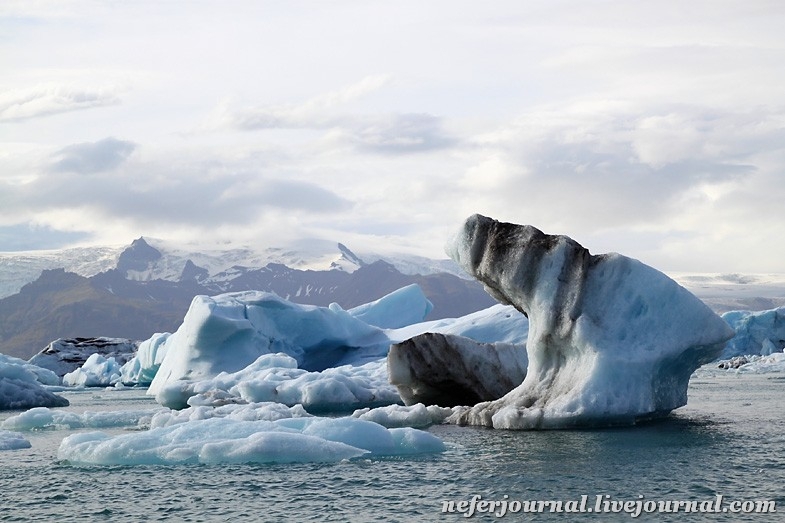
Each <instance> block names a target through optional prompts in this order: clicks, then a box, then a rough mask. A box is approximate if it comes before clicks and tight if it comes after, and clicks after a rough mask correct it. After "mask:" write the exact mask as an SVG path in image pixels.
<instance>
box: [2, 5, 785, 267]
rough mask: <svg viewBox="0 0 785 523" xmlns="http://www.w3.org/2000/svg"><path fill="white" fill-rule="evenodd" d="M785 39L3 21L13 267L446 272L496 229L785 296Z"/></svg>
mask: <svg viewBox="0 0 785 523" xmlns="http://www.w3.org/2000/svg"><path fill="white" fill-rule="evenodd" d="M783 27H785V3H783V2H780V1H778V0H772V1H759V0H740V1H723V0H710V1H701V0H691V1H689V2H684V1H683V0H676V1H674V0H661V1H657V2H652V1H629V0H619V1H613V0H608V1H598V0H547V1H540V0H529V1H526V2H521V1H519V0H500V1H496V2H491V3H488V2H476V1H464V0H450V1H441V0H436V1H428V2H423V1H410V0H395V1H392V0H389V1H377V0H356V1H355V0H336V1H324V0H314V1H301V0H291V1H286V2H281V1H265V0H260V1H243V0H229V1H221V2H218V1H199V0H193V1H175V0H154V1H148V0H138V1H134V2H124V1H120V0H105V1H100V0H54V1H45V0H42V1H35V0H21V1H17V0H4V1H3V2H2V3H0V251H17V250H32V249H54V248H63V247H68V246H77V245H79V246H84V245H121V244H128V243H130V242H131V241H132V240H133V239H134V238H138V237H139V236H149V237H154V238H163V239H170V240H177V241H183V242H199V243H203V244H210V243H215V244H221V245H223V244H226V245H229V244H235V243H236V244H251V245H256V246H275V245H277V244H281V243H283V242H286V241H287V240H289V239H294V238H321V239H328V240H334V241H338V242H342V243H344V244H346V245H348V246H349V247H350V248H351V249H353V250H355V251H361V252H362V251H397V252H408V253H413V254H420V255H424V256H429V257H434V258H444V257H445V254H444V248H443V246H444V243H445V241H447V239H448V238H449V237H450V236H451V235H452V234H453V233H454V232H455V231H456V230H457V229H458V228H459V227H460V225H461V223H462V222H463V220H464V219H465V218H466V217H468V216H470V215H471V214H473V213H480V214H484V215H486V216H491V217H493V218H496V219H499V220H503V221H508V222H514V223H521V224H530V225H534V226H536V227H538V228H540V229H541V230H543V231H544V232H546V233H549V234H565V235H567V236H570V237H572V238H573V239H575V240H577V241H578V242H580V243H581V244H583V245H584V246H586V247H587V248H589V249H590V250H591V251H592V252H593V253H602V252H610V251H614V252H620V253H622V254H626V255H628V256H632V257H634V258H637V259H640V260H641V261H643V262H645V263H648V264H650V265H653V266H654V267H656V268H659V269H661V270H665V271H683V272H744V273H766V272H785V241H783V239H785V219H783V217H782V215H783V202H785V89H783V86H784V85H785V67H784V66H783V64H785V32H784V31H783Z"/></svg>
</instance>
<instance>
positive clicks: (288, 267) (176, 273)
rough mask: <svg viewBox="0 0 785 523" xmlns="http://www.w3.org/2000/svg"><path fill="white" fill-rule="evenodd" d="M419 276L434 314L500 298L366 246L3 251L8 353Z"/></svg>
mask: <svg viewBox="0 0 785 523" xmlns="http://www.w3.org/2000/svg"><path fill="white" fill-rule="evenodd" d="M462 276H463V277H462ZM672 277H674V279H676V281H677V282H678V283H680V284H682V285H683V286H684V287H686V288H688V289H689V290H690V291H692V292H693V293H694V294H696V295H697V296H698V297H699V298H701V299H703V300H704V301H705V302H706V303H707V304H709V306H710V307H711V308H712V309H714V310H715V311H716V312H725V311H727V310H731V309H737V310H738V309H741V310H764V309H771V308H774V307H777V306H781V305H785V275H782V274H780V275H776V274H775V275H738V274H710V275H695V274H676V275H672ZM412 283H417V284H418V285H420V287H422V289H423V291H424V292H425V294H426V296H428V298H429V299H430V300H431V301H432V302H433V304H434V308H433V311H432V312H431V314H430V315H429V317H428V319H439V318H445V317H457V316H463V315H465V314H468V313H470V312H474V311H476V310H479V309H482V308H485V307H488V306H490V305H493V304H495V301H494V300H493V299H492V298H491V297H490V296H489V295H488V294H487V293H486V292H485V291H484V290H483V289H482V287H481V285H480V284H478V283H476V282H474V281H470V280H467V279H465V275H463V271H461V269H459V268H458V267H457V265H456V264H455V263H453V262H452V261H450V260H432V259H428V258H423V257H417V256H411V255H380V254H374V253H356V252H354V251H352V250H351V249H349V247H347V246H346V245H344V244H341V243H337V242H329V241H323V240H299V241H294V242H290V243H289V244H288V245H284V246H279V247H269V248H264V249H257V248H251V247H231V246H214V245H212V246H198V245H178V244H175V243H172V242H168V241H163V240H157V239H151V238H138V239H136V240H134V241H133V242H132V243H131V244H130V245H127V246H125V247H124V248H120V247H99V248H77V249H67V250H62V251H44V252H27V253H0V298H1V299H0V353H5V354H10V355H14V356H18V357H22V358H28V357H30V356H31V355H33V354H35V353H36V352H38V351H39V350H41V349H43V348H44V347H45V346H46V345H47V344H48V343H49V342H50V341H52V340H54V339H57V338H76V337H99V336H109V337H121V338H129V339H136V340H139V339H146V338H148V337H150V335H152V334H153V333H155V332H173V331H174V330H175V329H176V328H177V327H178V326H179V324H180V323H181V321H182V319H183V316H184V315H185V312H186V311H187V310H188V306H189V305H190V302H191V300H192V298H193V297H194V296H195V295H198V294H207V295H214V294H219V293H222V292H229V291H243V290H264V291H272V292H275V293H277V294H278V295H280V296H282V297H284V298H286V299H288V300H291V301H293V302H296V303H303V304H311V305H321V306H324V305H329V304H330V303H332V302H336V303H338V304H339V305H341V306H342V307H344V308H351V307H355V306H357V305H361V304H363V303H368V302H370V301H373V300H376V299H378V298H380V297H382V296H383V295H385V294H387V293H389V292H392V291H394V290H396V289H398V288H400V287H403V286H405V285H409V284H412Z"/></svg>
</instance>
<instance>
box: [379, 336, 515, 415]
mask: <svg viewBox="0 0 785 523" xmlns="http://www.w3.org/2000/svg"><path fill="white" fill-rule="evenodd" d="M527 363H528V362H527V360H526V346H525V345H511V344H507V343H479V342H476V341H474V340H472V339H470V338H466V337H463V336H457V335H455V334H439V333H432V332H427V333H424V334H420V335H418V336H415V337H413V338H409V339H408V340H406V341H403V342H401V343H395V344H393V345H391V346H390V352H389V353H388V354H387V373H388V376H389V380H390V383H392V384H393V385H395V387H396V388H397V389H398V393H399V394H400V395H401V399H402V400H403V402H404V403H405V404H406V405H413V404H415V403H425V404H428V405H439V406H442V407H454V406H457V405H474V404H475V403H479V402H481V401H489V400H495V399H498V398H500V397H502V396H504V395H505V394H507V393H508V392H510V391H511V390H512V389H514V388H515V387H517V386H518V385H519V384H520V383H521V382H522V381H523V379H524V377H525V376H526V366H527Z"/></svg>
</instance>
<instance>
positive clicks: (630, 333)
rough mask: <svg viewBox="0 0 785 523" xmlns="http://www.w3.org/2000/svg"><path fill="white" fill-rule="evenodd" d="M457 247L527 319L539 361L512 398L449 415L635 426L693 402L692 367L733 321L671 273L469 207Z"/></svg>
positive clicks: (462, 259)
mask: <svg viewBox="0 0 785 523" xmlns="http://www.w3.org/2000/svg"><path fill="white" fill-rule="evenodd" d="M446 250H447V253H448V254H449V255H450V257H451V258H452V259H453V260H455V261H456V262H457V263H458V264H459V265H460V266H461V267H463V268H464V270H466V271H467V273H469V274H470V275H471V276H473V277H475V278H476V279H477V280H479V281H480V282H481V283H482V284H483V285H484V286H485V288H486V290H487V291H488V292H489V293H490V294H491V295H492V296H493V297H494V298H496V299H497V300H499V301H500V302H501V303H504V304H509V305H513V306H515V307H516V308H517V309H518V310H520V311H521V312H522V313H523V314H525V315H527V316H528V318H529V331H528V339H527V343H526V350H527V353H528V360H529V366H528V369H527V373H526V377H525V378H524V380H523V381H522V383H521V384H520V385H519V386H518V387H516V388H515V389H513V390H512V391H510V392H509V393H508V394H506V395H505V396H504V397H502V398H500V399H497V400H494V401H490V402H482V403H479V404H477V405H474V406H465V407H462V408H457V409H456V411H455V412H454V413H453V415H451V416H450V417H449V418H448V420H447V421H449V422H452V423H457V424H469V425H482V426H489V427H494V428H504V429H547V428H569V427H576V426H587V425H588V426H592V425H609V424H632V423H635V422H637V421H639V420H645V419H650V418H655V417H660V416H663V415H666V414H667V413H669V412H670V411H671V410H673V409H675V408H677V407H680V406H682V405H685V404H686V402H687V385H688V381H689V378H690V376H691V374H692V373H693V371H695V369H696V368H698V367H699V366H701V365H703V364H705V363H708V362H710V361H712V360H714V359H715V358H716V357H717V356H718V355H719V354H720V353H721V351H722V349H723V347H724V344H725V342H726V341H727V340H729V339H730V338H732V337H733V335H734V331H733V329H731V328H730V327H729V326H728V324H727V323H725V322H724V321H723V320H722V319H721V318H720V317H719V316H717V315H716V314H714V313H713V312H712V311H711V310H710V309H709V308H708V306H706V305H705V304H704V303H703V302H701V301H700V300H699V299H698V298H696V297H695V296H694V295H692V294H691V293H690V292H689V291H687V290H686V289H684V288H683V287H681V286H679V285H678V284H677V283H676V282H674V281H673V280H671V279H670V278H668V277H667V276H665V275H664V274H663V273H661V272H659V271H657V270H656V269H653V268H651V267H649V266H647V265H645V264H643V263H641V262H639V261H637V260H634V259H631V258H628V257H626V256H623V255H620V254H617V253H610V254H603V255H599V256H594V255H591V254H590V253H589V251H588V250H587V249H585V248H583V247H582V246H581V245H580V244H578V243H577V242H575V241H574V240H572V239H571V238H568V237H566V236H553V235H547V234H545V233H543V232H542V231H540V230H539V229H536V228H535V227H532V226H528V225H516V224H510V223H503V222H499V221H496V220H494V219H492V218H488V217H485V216H481V215H473V216H471V217H469V218H468V219H467V220H466V221H465V222H464V224H463V226H462V227H461V228H460V229H459V231H458V232H457V233H456V234H455V236H454V237H453V238H452V239H451V240H450V241H449V242H448V244H447V246H446Z"/></svg>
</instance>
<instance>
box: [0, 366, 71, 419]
mask: <svg viewBox="0 0 785 523" xmlns="http://www.w3.org/2000/svg"><path fill="white" fill-rule="evenodd" d="M59 383H60V378H59V377H58V376H57V374H55V373H54V372H52V371H51V370H49V369H43V368H41V367H38V366H36V365H33V364H30V363H27V362H26V361H24V360H21V359H19V358H14V357H12V356H6V355H5V354H0V410H13V409H29V408H32V407H65V406H66V405H68V400H67V399H65V398H63V397H62V396H58V395H57V394H53V393H52V392H50V391H48V390H47V389H46V388H45V386H46V385H50V386H51V385H59Z"/></svg>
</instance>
